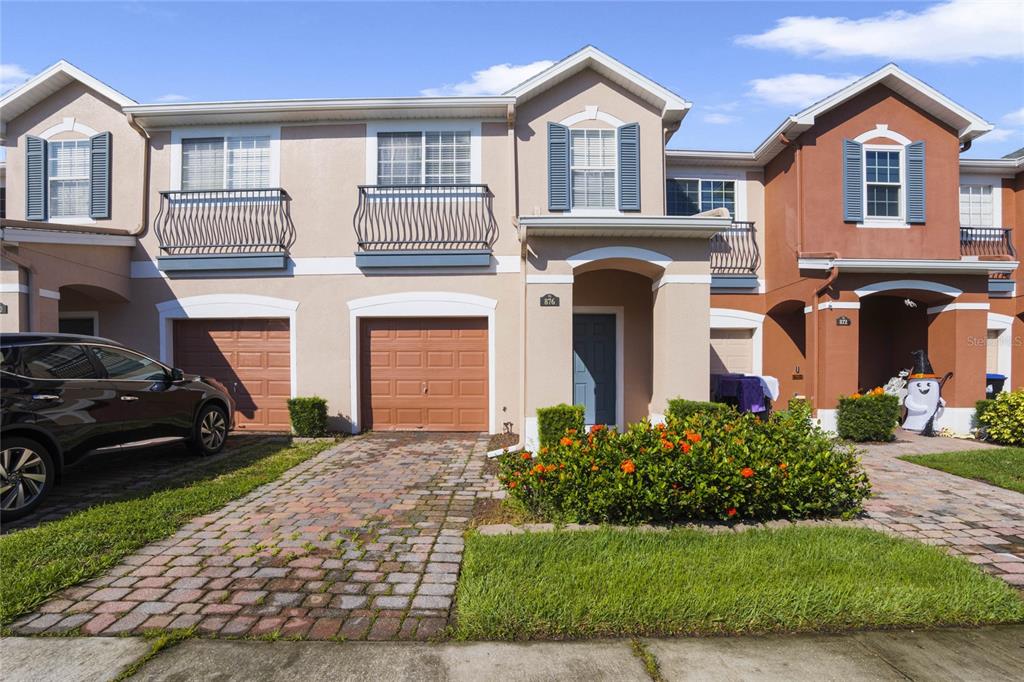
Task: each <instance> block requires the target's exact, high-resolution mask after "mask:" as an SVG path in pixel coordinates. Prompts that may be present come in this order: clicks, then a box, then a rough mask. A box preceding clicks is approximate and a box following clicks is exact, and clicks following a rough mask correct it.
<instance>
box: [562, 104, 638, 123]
mask: <svg viewBox="0 0 1024 682" xmlns="http://www.w3.org/2000/svg"><path fill="white" fill-rule="evenodd" d="M583 121H601V122H603V123H607V124H608V125H610V126H615V127H616V128H618V127H619V126H622V125H626V122H625V121H623V120H622V119H621V118H619V117H617V116H613V115H612V114H609V113H608V112H607V111H601V110H600V109H599V108H598V106H597V105H596V104H594V105H590V106H587V107H586V108H585V109H584V110H583V111H581V112H579V113H578V114H573V115H572V116H566V117H565V118H563V119H562V120H561V121H559V124H561V125H564V126H573V125H576V124H577V123H583Z"/></svg>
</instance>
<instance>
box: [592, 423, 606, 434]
mask: <svg viewBox="0 0 1024 682" xmlns="http://www.w3.org/2000/svg"><path fill="white" fill-rule="evenodd" d="M602 430H604V424H594V425H593V426H591V427H590V432H591V433H597V432H598V431H602Z"/></svg>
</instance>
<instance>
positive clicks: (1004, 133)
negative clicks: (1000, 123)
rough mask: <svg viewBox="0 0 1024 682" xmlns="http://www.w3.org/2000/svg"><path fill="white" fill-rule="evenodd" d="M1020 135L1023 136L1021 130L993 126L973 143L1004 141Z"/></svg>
mask: <svg viewBox="0 0 1024 682" xmlns="http://www.w3.org/2000/svg"><path fill="white" fill-rule="evenodd" d="M1022 136H1024V133H1022V131H1020V130H1014V129H1013V128H993V129H992V130H990V131H989V132H987V133H985V134H984V135H982V136H981V137H979V138H978V139H977V140H975V144H977V143H979V142H1006V141H1007V140H1014V139H1017V138H1018V137H1022Z"/></svg>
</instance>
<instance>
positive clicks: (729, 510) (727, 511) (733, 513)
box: [725, 507, 736, 516]
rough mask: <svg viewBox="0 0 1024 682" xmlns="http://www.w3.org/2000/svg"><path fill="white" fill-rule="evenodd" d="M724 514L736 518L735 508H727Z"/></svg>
mask: <svg viewBox="0 0 1024 682" xmlns="http://www.w3.org/2000/svg"><path fill="white" fill-rule="evenodd" d="M725 513H726V514H728V515H729V516H736V507H729V508H728V509H726V510H725Z"/></svg>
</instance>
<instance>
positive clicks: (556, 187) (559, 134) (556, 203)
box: [548, 123, 570, 211]
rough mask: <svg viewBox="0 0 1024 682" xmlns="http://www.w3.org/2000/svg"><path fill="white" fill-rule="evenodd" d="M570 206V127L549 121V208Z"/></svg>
mask: <svg viewBox="0 0 1024 682" xmlns="http://www.w3.org/2000/svg"><path fill="white" fill-rule="evenodd" d="M569 208H570V206H569V128H568V127H567V126H564V125H560V124H558V123H548V210H549V211H568V210H569Z"/></svg>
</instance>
